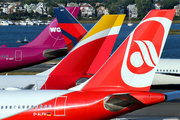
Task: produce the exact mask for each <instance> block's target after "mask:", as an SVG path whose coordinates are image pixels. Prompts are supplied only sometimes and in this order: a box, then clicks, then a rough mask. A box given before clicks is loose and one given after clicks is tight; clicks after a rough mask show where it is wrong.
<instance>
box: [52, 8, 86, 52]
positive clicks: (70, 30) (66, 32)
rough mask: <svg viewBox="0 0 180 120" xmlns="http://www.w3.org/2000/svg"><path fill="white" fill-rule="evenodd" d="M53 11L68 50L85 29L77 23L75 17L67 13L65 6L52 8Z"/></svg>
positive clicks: (78, 39)
mask: <svg viewBox="0 0 180 120" xmlns="http://www.w3.org/2000/svg"><path fill="white" fill-rule="evenodd" d="M54 13H55V15H56V18H57V20H58V23H59V26H60V27H61V31H62V33H63V37H64V40H65V42H66V45H67V48H68V50H69V51H70V50H71V49H72V48H73V47H74V46H75V45H76V44H77V43H78V42H79V41H80V40H81V39H82V37H83V36H84V35H85V34H86V33H87V31H86V29H84V27H83V26H82V25H81V24H79V22H78V21H77V20H76V18H74V17H72V16H71V15H69V11H67V10H66V9H65V8H62V7H59V8H54ZM61 16H63V17H61Z"/></svg>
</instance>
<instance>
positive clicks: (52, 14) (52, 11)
mask: <svg viewBox="0 0 180 120" xmlns="http://www.w3.org/2000/svg"><path fill="white" fill-rule="evenodd" d="M48 15H51V16H54V15H55V14H54V10H53V7H50V8H49V11H48Z"/></svg>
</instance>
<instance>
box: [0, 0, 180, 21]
mask: <svg viewBox="0 0 180 120" xmlns="http://www.w3.org/2000/svg"><path fill="white" fill-rule="evenodd" d="M0 2H21V4H22V5H24V4H31V3H38V2H42V0H0ZM43 2H44V3H47V7H51V8H53V7H57V6H58V5H57V3H63V4H65V5H66V4H67V3H70V2H74V3H89V4H91V5H92V6H93V7H95V3H97V2H99V3H104V4H105V7H107V8H108V10H109V13H110V14H117V13H118V11H119V9H121V8H122V7H123V8H124V10H125V14H127V13H128V11H127V6H128V5H129V4H136V6H137V8H138V17H139V18H140V19H141V18H143V17H144V16H145V15H146V14H147V13H148V12H149V11H150V10H151V9H152V4H153V3H154V0H44V1H43ZM155 2H158V3H160V4H161V5H162V7H161V8H163V9H173V8H174V6H175V5H177V4H178V3H179V2H180V0H156V1H155ZM51 12H53V11H51Z"/></svg>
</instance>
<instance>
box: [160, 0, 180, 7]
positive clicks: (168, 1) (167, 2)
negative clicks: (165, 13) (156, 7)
mask: <svg viewBox="0 0 180 120" xmlns="http://www.w3.org/2000/svg"><path fill="white" fill-rule="evenodd" d="M178 3H179V2H178V0H163V1H162V5H163V9H173V8H174V6H175V5H177V4H178Z"/></svg>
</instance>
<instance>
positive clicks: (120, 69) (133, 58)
mask: <svg viewBox="0 0 180 120" xmlns="http://www.w3.org/2000/svg"><path fill="white" fill-rule="evenodd" d="M174 13H175V10H152V11H150V12H149V14H148V15H147V16H146V17H145V18H144V19H143V20H142V21H141V22H140V23H139V25H137V27H136V28H135V29H134V30H133V31H132V33H131V34H130V35H129V36H128V37H127V39H126V40H125V41H124V42H123V43H122V44H121V46H120V47H119V48H118V49H117V50H116V51H115V52H114V54H113V55H112V56H111V57H110V59H109V60H108V61H107V62H106V63H105V64H104V65H103V67H101V69H100V70H99V71H98V72H97V73H96V74H95V75H94V76H93V77H91V78H90V79H89V80H88V81H86V82H85V83H82V84H81V85H79V86H76V87H74V88H72V89H71V90H83V91H111V90H113V91H115V90H117V91H149V89H150V86H151V83H152V80H153V77H154V74H155V70H156V66H157V64H158V61H159V59H160V56H161V53H162V50H163V47H164V44H165V41H166V38H167V35H168V32H169V29H170V26H171V23H172V20H173V17H174Z"/></svg>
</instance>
